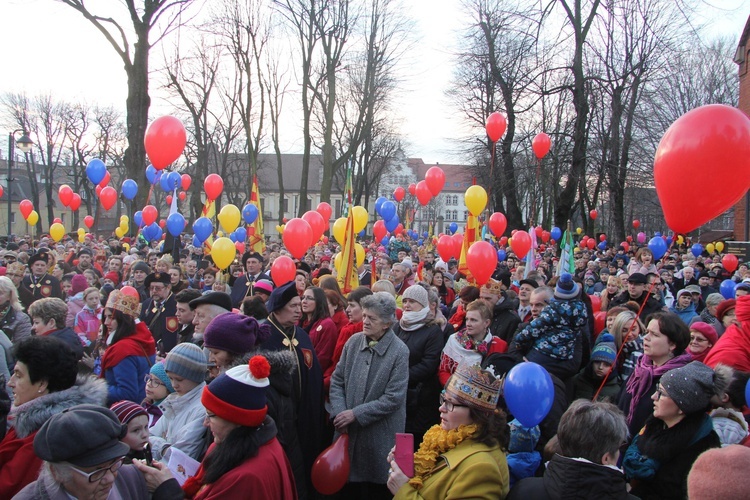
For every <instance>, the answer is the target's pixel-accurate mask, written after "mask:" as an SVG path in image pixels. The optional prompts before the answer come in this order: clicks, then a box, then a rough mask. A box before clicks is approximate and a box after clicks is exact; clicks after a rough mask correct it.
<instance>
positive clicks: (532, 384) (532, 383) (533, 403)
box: [504, 362, 555, 427]
mask: <svg viewBox="0 0 750 500" xmlns="http://www.w3.org/2000/svg"><path fill="white" fill-rule="evenodd" d="M504 395H505V403H506V404H507V405H508V409H509V410H510V412H511V414H513V417H515V418H516V419H517V420H518V421H519V422H521V424H523V426H524V427H534V426H535V425H539V423H540V422H541V421H542V420H544V418H545V417H546V416H547V414H548V413H549V411H550V409H552V402H553V401H554V399H555V387H554V385H553V384H552V377H550V376H549V373H547V370H545V369H544V368H543V367H542V366H540V365H538V364H536V363H531V362H525V363H521V364H518V365H516V366H514V367H513V368H512V369H511V370H510V372H508V376H507V377H506V379H505V387H504Z"/></svg>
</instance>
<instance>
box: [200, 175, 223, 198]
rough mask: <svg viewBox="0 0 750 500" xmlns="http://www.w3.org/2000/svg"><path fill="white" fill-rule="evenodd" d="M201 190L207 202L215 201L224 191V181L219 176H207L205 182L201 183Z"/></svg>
mask: <svg viewBox="0 0 750 500" xmlns="http://www.w3.org/2000/svg"><path fill="white" fill-rule="evenodd" d="M203 190H204V191H205V192H206V197H207V198H208V199H209V201H213V200H215V199H216V198H218V197H219V196H220V195H221V192H222V191H224V179H222V178H221V176H220V175H219V174H208V175H207V176H206V180H205V181H203Z"/></svg>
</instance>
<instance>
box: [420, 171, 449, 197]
mask: <svg viewBox="0 0 750 500" xmlns="http://www.w3.org/2000/svg"><path fill="white" fill-rule="evenodd" d="M424 181H425V182H426V183H427V188H428V189H429V190H430V193H431V194H432V196H437V195H439V194H440V191H442V190H443V186H445V172H443V169H442V168H440V167H430V169H429V170H427V172H426V173H425V174H424Z"/></svg>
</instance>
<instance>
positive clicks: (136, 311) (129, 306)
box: [105, 290, 141, 318]
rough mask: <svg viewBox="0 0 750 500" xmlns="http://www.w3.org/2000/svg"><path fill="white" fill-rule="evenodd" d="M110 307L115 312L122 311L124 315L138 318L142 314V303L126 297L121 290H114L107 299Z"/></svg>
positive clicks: (128, 296)
mask: <svg viewBox="0 0 750 500" xmlns="http://www.w3.org/2000/svg"><path fill="white" fill-rule="evenodd" d="M105 307H108V308H110V309H112V310H114V311H120V312H121V313H123V314H127V315H128V316H132V317H134V318H137V317H138V316H139V315H140V314H141V303H140V302H139V301H138V299H137V298H135V297H133V296H130V295H125V294H124V293H122V292H121V291H120V290H112V292H111V293H110V294H109V297H108V298H107V305H106V306H105Z"/></svg>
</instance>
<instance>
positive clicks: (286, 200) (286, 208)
mask: <svg viewBox="0 0 750 500" xmlns="http://www.w3.org/2000/svg"><path fill="white" fill-rule="evenodd" d="M279 211H280V212H281V213H282V214H285V213H287V212H288V211H289V198H284V199H283V200H281V209H280V210H279Z"/></svg>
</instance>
